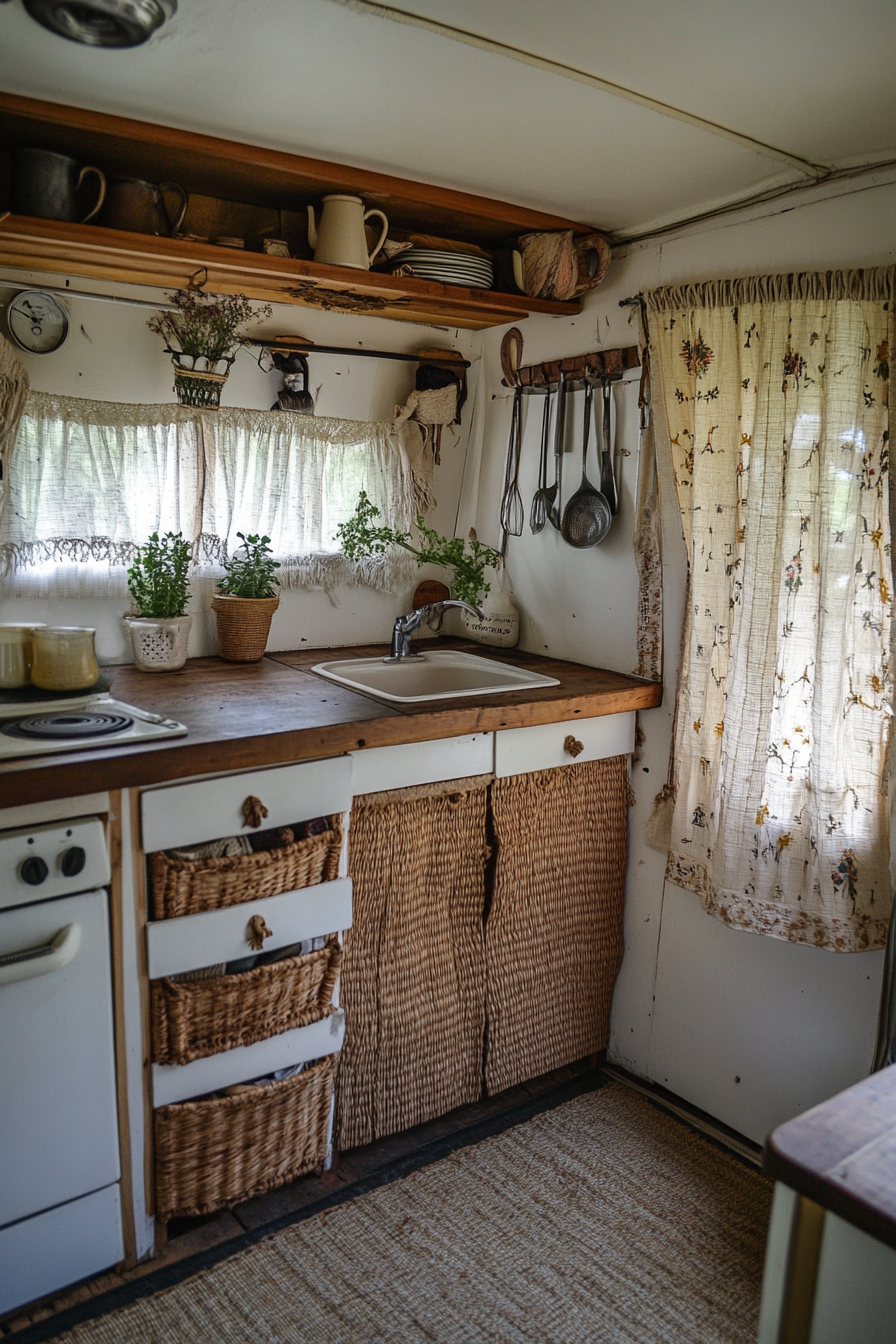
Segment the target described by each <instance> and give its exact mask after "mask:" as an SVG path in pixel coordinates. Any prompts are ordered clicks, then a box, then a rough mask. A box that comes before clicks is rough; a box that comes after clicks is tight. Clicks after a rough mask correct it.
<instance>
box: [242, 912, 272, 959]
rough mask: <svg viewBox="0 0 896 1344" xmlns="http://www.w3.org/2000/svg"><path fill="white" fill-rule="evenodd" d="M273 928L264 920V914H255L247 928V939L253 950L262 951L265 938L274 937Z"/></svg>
mask: <svg viewBox="0 0 896 1344" xmlns="http://www.w3.org/2000/svg"><path fill="white" fill-rule="evenodd" d="M273 936H274V932H273V929H269V928H268V926H267V924H265V922H264V915H253V916H252V918H251V919H250V920H249V924H248V926H247V928H246V941H247V943H248V944H249V946H250V947H251V949H252V951H253V952H260V951H261V949H262V948H263V947H264V940H265V938H273Z"/></svg>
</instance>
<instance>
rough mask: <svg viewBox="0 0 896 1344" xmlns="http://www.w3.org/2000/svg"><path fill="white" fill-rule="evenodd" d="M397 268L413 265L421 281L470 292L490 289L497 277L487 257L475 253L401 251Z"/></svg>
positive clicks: (431, 250) (423, 250)
mask: <svg viewBox="0 0 896 1344" xmlns="http://www.w3.org/2000/svg"><path fill="white" fill-rule="evenodd" d="M394 265H395V266H410V267H411V268H412V269H413V272H414V274H415V275H418V276H419V277H420V279H421V280H438V281H439V282H440V283H441V284H443V285H466V286H467V287H468V288H469V289H491V287H492V282H493V281H494V278H495V273H494V268H493V266H492V263H491V262H490V261H489V259H488V257H480V256H477V255H476V253H475V252H441V251H439V252H437V251H435V250H434V249H431V248H424V247H412V248H409V250H408V251H407V252H399V254H398V256H397V257H396V258H395V262H394Z"/></svg>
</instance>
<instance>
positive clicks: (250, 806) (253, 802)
mask: <svg viewBox="0 0 896 1344" xmlns="http://www.w3.org/2000/svg"><path fill="white" fill-rule="evenodd" d="M267 814H268V810H267V808H266V807H265V805H264V803H263V802H262V801H261V799H260V798H256V797H255V795H254V793H250V794H249V797H248V798H247V799H246V801H245V802H244V803H243V825H244V826H251V827H252V829H253V830H256V831H257V830H258V827H259V826H260V825H261V823H262V822H263V821H264V819H265V817H266V816H267Z"/></svg>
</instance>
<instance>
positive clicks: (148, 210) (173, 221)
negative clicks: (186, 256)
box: [100, 177, 187, 238]
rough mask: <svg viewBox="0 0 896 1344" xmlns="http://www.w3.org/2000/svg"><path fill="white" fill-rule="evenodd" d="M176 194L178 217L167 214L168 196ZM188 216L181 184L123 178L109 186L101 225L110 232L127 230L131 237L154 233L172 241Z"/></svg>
mask: <svg viewBox="0 0 896 1344" xmlns="http://www.w3.org/2000/svg"><path fill="white" fill-rule="evenodd" d="M166 191H167V192H169V193H170V192H175V193H176V194H177V195H178V197H179V198H180V199H179V201H178V207H177V210H176V212H175V214H174V215H173V216H172V215H171V214H170V213H169V211H168V205H167V203H166V201H165V192H166ZM186 213H187V193H186V192H185V191H184V189H183V187H182V186H181V185H180V183H179V182H161V183H159V185H158V186H156V185H155V183H153V182H142V181H141V180H140V179H139V178H135V177H121V178H118V179H116V180H115V181H113V182H110V183H109V194H108V196H107V197H106V207H105V209H104V210H103V213H102V216H101V217H100V223H101V224H104V225H105V226H106V228H107V229H127V230H128V231H129V232H130V233H152V234H155V235H156V237H160V238H170V237H172V235H174V234H175V233H177V232H178V230H179V229H180V227H181V225H182V224H183V222H184V215H185V214H186Z"/></svg>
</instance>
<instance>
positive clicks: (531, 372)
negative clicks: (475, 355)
mask: <svg viewBox="0 0 896 1344" xmlns="http://www.w3.org/2000/svg"><path fill="white" fill-rule="evenodd" d="M640 366H641V354H640V351H639V350H638V347H637V346H636V345H626V346H622V347H620V348H619V349H618V350H592V351H591V352H590V353H589V354H587V355H569V356H567V357H566V358H565V359H546V360H544V361H543V362H542V363H541V364H523V365H522V366H521V367H520V368H518V369H517V370H516V381H517V383H518V384H519V385H520V386H521V387H531V388H544V387H546V386H549V385H551V384H555V385H556V384H557V383H558V382H559V381H560V374H561V373H565V374H566V377H567V380H568V383H570V382H573V381H575V380H577V379H583V378H585V377H589V378H596V379H598V380H602V379H604V378H607V379H609V380H610V381H615V380H616V379H617V378H621V377H622V375H623V374H624V373H625V372H626V370H628V369H637V368H640ZM501 381H502V382H503V383H504V386H505V387H509V386H510V384H509V383H508V382H507V380H506V378H503V379H502V380H501Z"/></svg>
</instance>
